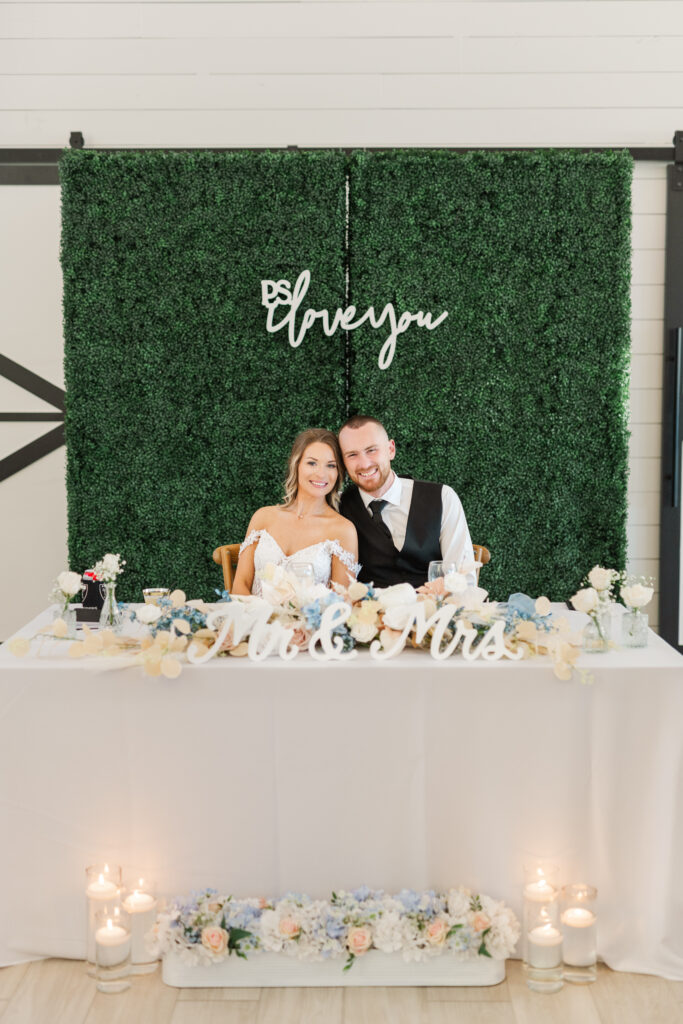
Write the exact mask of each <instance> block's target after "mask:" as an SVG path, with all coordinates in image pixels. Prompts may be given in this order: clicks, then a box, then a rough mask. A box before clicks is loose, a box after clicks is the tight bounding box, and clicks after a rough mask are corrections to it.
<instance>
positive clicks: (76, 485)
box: [60, 152, 345, 599]
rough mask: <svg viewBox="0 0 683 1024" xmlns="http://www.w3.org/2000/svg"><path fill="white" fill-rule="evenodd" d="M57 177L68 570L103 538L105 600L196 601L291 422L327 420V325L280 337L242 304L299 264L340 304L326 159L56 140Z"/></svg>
mask: <svg viewBox="0 0 683 1024" xmlns="http://www.w3.org/2000/svg"><path fill="white" fill-rule="evenodd" d="M60 173H61V179H62V196H63V199H62V222H63V227H62V232H63V234H62V266H63V272H64V320H65V345H66V361H65V377H66V390H67V396H68V397H67V409H66V438H67V452H68V456H67V459H68V462H67V465H68V469H67V490H68V512H69V559H70V564H71V565H72V566H73V567H74V568H77V569H82V568H86V567H87V566H89V565H91V564H92V563H93V560H96V559H97V558H99V557H100V556H101V554H102V552H104V551H120V552H121V554H122V556H123V557H124V558H125V559H126V561H127V567H126V571H125V573H124V575H123V576H122V578H121V583H120V585H119V590H120V591H121V592H122V593H123V596H124V597H127V598H129V599H131V598H133V597H138V598H139V596H140V588H141V587H144V586H156V585H159V581H161V583H160V585H162V586H180V587H183V588H184V589H185V590H186V591H187V593H188V594H189V595H194V596H198V597H202V596H203V597H209V596H211V595H212V594H213V588H214V587H215V586H217V585H219V583H220V585H221V587H222V577H221V575H220V570H219V569H218V568H217V566H216V565H214V563H213V562H212V561H211V552H212V550H213V548H214V547H216V546H217V545H218V544H223V543H230V542H234V541H236V540H241V539H242V537H243V536H244V530H245V527H246V525H247V523H248V522H249V518H250V515H251V513H252V512H253V511H254V510H255V509H256V508H258V507H259V506H260V505H264V504H271V503H275V502H278V501H280V499H281V496H282V479H283V473H284V467H285V463H286V458H287V456H288V454H289V449H290V447H291V440H292V437H293V436H294V434H295V433H296V432H297V431H299V430H302V429H304V428H305V427H308V426H311V425H316V426H324V427H327V426H329V427H336V426H337V424H338V423H339V422H340V420H341V419H342V417H343V414H344V409H345V405H344V402H345V394H344V379H345V367H344V338H343V337H341V336H335V337H333V338H326V337H325V336H324V335H323V332H322V329H321V328H320V326H319V325H317V326H316V327H315V328H314V329H311V331H310V332H309V334H308V336H307V342H306V344H305V345H302V346H301V347H300V348H299V349H296V350H294V349H291V348H290V347H289V345H288V344H287V343H286V341H285V339H283V338H282V336H281V335H279V334H278V335H270V334H267V333H266V331H265V313H266V311H265V308H264V307H263V306H262V305H261V280H262V279H264V278H270V279H273V280H277V279H279V278H286V279H289V280H290V281H294V280H295V278H296V276H297V275H298V274H299V272H300V271H301V270H302V269H303V268H305V267H309V268H310V269H311V272H312V283H311V287H310V290H309V296H310V298H311V301H312V303H313V304H314V305H315V306H316V308H318V309H325V308H336V307H337V306H342V305H343V304H344V289H345V275H344V256H343V246H344V236H345V160H344V157H343V155H341V154H338V153H333V152H323V153H299V154H296V153H287V152H278V153H249V152H237V153H226V154H212V153H191V154H183V153H170V154H164V153H139V154H138V153H120V154H97V153H88V152H82V153H76V152H73V153H71V152H70V153H67V154H66V155H65V156H64V158H63V160H62V164H61V171H60Z"/></svg>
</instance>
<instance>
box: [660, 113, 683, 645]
mask: <svg viewBox="0 0 683 1024" xmlns="http://www.w3.org/2000/svg"><path fill="white" fill-rule="evenodd" d="M675 141H676V143H677V145H676V156H677V157H678V158H679V160H680V161H681V162H679V163H672V164H670V165H669V167H668V168H667V200H666V273H665V283H664V379H663V389H664V390H663V394H662V499H661V511H660V531H659V632H660V634H661V636H663V637H664V639H665V640H666V641H667V642H668V643H670V644H671V645H672V647H676V648H677V649H678V650H679V651H681V652H682V653H683V635H681V631H680V630H679V616H680V609H681V601H683V593H682V590H683V588H682V586H681V584H682V582H683V580H682V579H681V571H682V570H683V566H682V565H681V557H680V551H681V500H682V497H683V495H682V487H681V471H682V465H681V446H682V445H683V132H677V133H676V138H675Z"/></svg>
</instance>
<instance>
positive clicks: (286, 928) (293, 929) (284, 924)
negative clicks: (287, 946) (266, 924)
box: [280, 917, 301, 939]
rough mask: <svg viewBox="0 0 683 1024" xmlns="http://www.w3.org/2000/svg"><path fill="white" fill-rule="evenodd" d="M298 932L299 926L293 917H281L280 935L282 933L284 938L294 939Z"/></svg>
mask: <svg viewBox="0 0 683 1024" xmlns="http://www.w3.org/2000/svg"><path fill="white" fill-rule="evenodd" d="M300 932H301V927H300V925H299V924H298V923H297V922H296V921H295V920H294V918H293V917H283V918H282V919H281V920H280V935H283V936H284V937H285V938H286V939H296V938H298V937H299V933H300Z"/></svg>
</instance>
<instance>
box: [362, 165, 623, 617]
mask: <svg viewBox="0 0 683 1024" xmlns="http://www.w3.org/2000/svg"><path fill="white" fill-rule="evenodd" d="M631 171H632V161H631V158H630V157H629V156H628V155H627V154H621V153H613V154H606V155H603V154H583V155H582V154H579V153H573V152H569V153H566V152H563V153H557V152H548V151H545V152H538V153H506V154H496V153H471V154H466V155H455V154H451V153H447V152H443V151H441V152H438V151H436V152H428V153H425V152H415V151H403V152H386V153H363V152H359V153H356V154H355V155H354V157H353V162H352V167H351V207H350V215H351V236H350V291H351V302H353V303H354V304H355V305H357V306H358V307H359V309H365V307H366V306H367V305H368V304H371V303H373V302H378V301H384V297H385V296H386V297H387V298H393V299H394V301H397V302H398V305H399V306H400V308H401V310H404V309H406V310H410V311H411V312H414V311H416V310H418V309H423V310H430V311H434V312H436V313H438V312H441V311H443V310H448V318H447V319H446V320H445V321H444V323H443V324H442V325H441V326H440V327H439V328H438V329H437V330H435V331H433V332H431V333H430V332H428V331H425V330H420V329H418V328H416V327H415V326H411V328H410V329H409V331H408V332H407V333H406V334H403V335H401V336H400V337H399V339H398V344H397V349H396V355H395V357H394V361H393V363H392V365H391V366H390V367H389V369H387V370H385V371H384V372H383V373H380V372H378V370H377V367H376V359H377V348H378V338H377V335H378V333H379V332H376V331H372V330H367V329H365V328H359V329H358V330H356V331H354V332H353V333H352V334H351V345H352V364H351V380H352V406H353V407H354V409H355V410H356V411H361V410H368V411H370V412H371V414H372V415H376V416H377V417H378V418H380V419H383V420H384V422H386V424H387V427H388V428H389V430H390V432H391V434H392V435H393V436H394V437H395V439H396V443H397V460H396V463H395V465H396V467H397V469H398V470H399V472H400V471H401V470H404V471H405V472H408V473H410V474H411V475H413V476H416V477H422V478H424V479H428V480H442V481H444V482H446V483H449V484H451V486H453V487H454V488H455V490H456V491H457V492H458V494H459V495H460V497H461V499H462V501H463V504H464V507H465V511H466V513H467V518H468V522H469V526H470V532H471V534H472V539H473V540H474V541H475V542H476V543H479V544H484V545H485V546H487V547H488V548H490V550H491V551H492V553H493V558H492V561H491V564H490V566H489V567H488V568H487V569H486V570H485V572H484V573H483V575H482V584H483V585H485V586H486V587H487V588H489V590H490V591H491V593H492V594H493V595H494V596H495V597H496V598H498V599H502V598H505V597H507V595H508V594H509V593H510V592H511V591H512V590H522V591H525V592H526V593H529V594H532V595H534V596H536V595H538V594H541V593H545V594H548V596H550V597H551V598H556V599H565V598H566V597H568V596H570V595H571V594H572V593H574V589H575V588H576V585H577V583H578V582H579V580H580V578H581V577H582V575H583V574H584V573H585V572H586V571H588V569H590V568H591V567H592V566H593V565H594V564H595V563H598V562H599V563H601V564H603V565H608V566H616V567H619V568H623V567H624V562H625V554H626V511H627V504H626V478H627V461H628V433H627V429H626V403H627V397H628V352H629V312H630V305H629V285H630V186H631Z"/></svg>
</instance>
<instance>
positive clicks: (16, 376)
mask: <svg viewBox="0 0 683 1024" xmlns="http://www.w3.org/2000/svg"><path fill="white" fill-rule="evenodd" d="M0 376H1V377H5V378H6V379H7V380H11V381H12V383H13V384H18V385H19V387H20V388H23V389H24V391H28V392H29V394H31V395H35V396H36V398H42V400H43V401H44V402H48V403H49V404H50V405H54V407H55V409H59V410H60V411H61V412H62V413H63V412H64V391H63V390H62V388H58V387H57V385H56V384H51V383H50V382H49V381H48V380H45V379H44V378H43V377H39V376H38V374H37V373H32V372H31V370H27V369H26V367H25V366H22V365H21V363H15V362H14V360H13V359H10V358H9V357H8V356H3V355H0Z"/></svg>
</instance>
